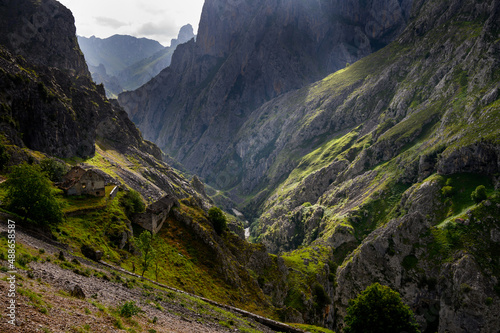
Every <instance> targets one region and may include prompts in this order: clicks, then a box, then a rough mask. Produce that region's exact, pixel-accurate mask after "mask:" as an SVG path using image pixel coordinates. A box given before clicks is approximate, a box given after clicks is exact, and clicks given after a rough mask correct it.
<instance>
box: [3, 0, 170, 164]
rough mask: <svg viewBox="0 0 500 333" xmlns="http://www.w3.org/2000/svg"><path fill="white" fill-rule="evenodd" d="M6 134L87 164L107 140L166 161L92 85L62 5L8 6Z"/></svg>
mask: <svg viewBox="0 0 500 333" xmlns="http://www.w3.org/2000/svg"><path fill="white" fill-rule="evenodd" d="M0 17H1V23H0V31H1V32H2V33H1V34H0V52H1V54H2V57H1V59H0V66H1V68H2V69H3V71H2V72H1V73H0V75H1V76H2V80H1V83H0V88H1V89H2V92H3V94H2V96H0V102H1V110H0V112H1V114H2V121H1V129H2V131H3V132H4V133H6V135H7V138H8V139H9V140H10V141H11V142H12V143H14V144H16V145H19V146H27V147H28V148H31V149H34V150H38V151H42V152H44V153H47V154H50V155H53V156H57V157H61V158H71V157H74V156H78V157H82V158H87V157H90V156H92V155H93V154H94V152H95V147H94V144H95V141H96V140H97V139H98V138H99V139H100V140H102V141H103V142H105V143H107V144H110V145H112V146H114V147H116V148H117V149H119V150H121V151H124V150H126V149H127V147H129V146H134V147H137V148H140V149H142V150H143V151H145V152H148V153H150V154H152V155H154V156H156V157H158V158H161V152H160V150H159V149H158V148H157V147H154V146H153V145H152V144H150V143H147V142H144V140H143V138H142V136H141V134H140V132H139V131H138V130H137V128H136V127H135V125H134V124H133V123H132V122H131V121H130V120H129V119H128V116H127V114H126V113H125V111H123V109H121V108H120V107H119V106H118V104H116V103H115V104H113V103H110V102H109V101H108V100H107V99H106V97H105V96H104V89H102V86H96V85H95V83H93V82H92V80H91V78H90V73H89V71H88V69H87V66H86V64H85V59H84V57H83V54H82V53H81V51H80V49H79V46H78V43H77V40H76V35H75V26H74V19H73V15H72V14H71V12H70V11H69V10H68V9H67V8H65V7H64V6H62V5H61V4H60V3H59V2H57V1H54V0H44V1H30V0H20V1H17V0H16V1H10V0H9V1H7V0H6V1H2V3H0Z"/></svg>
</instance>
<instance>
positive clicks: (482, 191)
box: [470, 185, 488, 203]
mask: <svg viewBox="0 0 500 333" xmlns="http://www.w3.org/2000/svg"><path fill="white" fill-rule="evenodd" d="M470 197H471V199H472V200H474V202H475V203H480V202H481V201H483V200H486V199H487V198H488V196H487V195H486V187H484V185H479V186H478V187H476V189H475V190H474V191H472V193H471V195H470Z"/></svg>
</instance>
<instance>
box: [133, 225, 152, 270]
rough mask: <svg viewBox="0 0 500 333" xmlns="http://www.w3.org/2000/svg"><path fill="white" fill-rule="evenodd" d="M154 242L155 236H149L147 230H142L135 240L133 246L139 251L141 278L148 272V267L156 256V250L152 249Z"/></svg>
mask: <svg viewBox="0 0 500 333" xmlns="http://www.w3.org/2000/svg"><path fill="white" fill-rule="evenodd" d="M155 241H156V237H155V235H154V234H151V233H150V232H149V231H147V230H144V231H143V232H142V233H141V234H140V235H139V238H136V239H135V244H136V245H137V247H138V248H139V251H141V268H142V273H141V276H144V273H145V272H146V271H147V270H148V268H149V265H151V261H152V259H153V258H154V257H155V256H156V250H155V247H154V245H155Z"/></svg>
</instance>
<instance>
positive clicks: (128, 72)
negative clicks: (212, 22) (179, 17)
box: [117, 24, 195, 90]
mask: <svg viewBox="0 0 500 333" xmlns="http://www.w3.org/2000/svg"><path fill="white" fill-rule="evenodd" d="M193 38H195V35H194V33H193V27H192V26H191V25H190V24H187V25H185V26H183V27H182V28H181V29H180V30H179V34H178V37H177V38H174V39H172V41H171V43H170V46H167V47H165V48H163V49H162V50H160V51H158V52H156V53H155V54H153V55H152V56H150V57H148V58H144V59H141V60H139V61H137V62H136V63H134V64H132V65H130V66H128V67H127V68H125V69H123V70H122V71H120V73H118V74H117V78H118V80H119V81H120V82H121V84H122V86H123V88H124V90H135V89H137V88H139V87H140V86H142V85H143V84H145V83H146V82H148V81H149V80H151V79H152V78H153V77H155V76H156V75H158V74H159V73H160V72H161V71H162V70H163V69H165V68H167V67H168V66H170V62H171V60H172V54H173V53H174V51H175V49H176V47H177V46H178V45H180V44H183V43H186V42H188V41H189V40H191V39H193Z"/></svg>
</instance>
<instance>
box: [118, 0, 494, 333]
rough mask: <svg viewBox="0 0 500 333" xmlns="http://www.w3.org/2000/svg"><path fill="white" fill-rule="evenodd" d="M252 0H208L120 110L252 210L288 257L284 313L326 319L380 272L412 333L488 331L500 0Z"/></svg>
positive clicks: (260, 232)
mask: <svg viewBox="0 0 500 333" xmlns="http://www.w3.org/2000/svg"><path fill="white" fill-rule="evenodd" d="M361 5H364V6H361ZM249 6H250V5H249V4H247V3H246V2H244V1H231V2H229V1H227V2H226V1H215V0H214V1H207V2H206V4H205V7H204V11H203V14H202V20H201V22H200V30H199V35H198V38H197V40H196V41H191V42H189V43H187V44H185V45H182V46H180V47H179V48H178V49H177V50H176V52H175V53H174V56H173V60H172V64H171V66H170V67H169V68H168V69H166V70H164V71H163V72H161V73H160V74H159V75H158V76H157V77H156V78H154V79H153V80H152V81H150V82H149V83H148V84H146V85H145V86H143V87H141V88H140V89H138V90H136V91H134V92H128V93H124V94H121V95H120V96H119V102H120V104H121V105H123V106H124V108H125V109H126V110H127V112H128V114H129V115H130V117H131V119H132V120H133V121H134V122H135V123H136V124H137V125H138V126H139V128H140V129H141V130H142V131H143V133H145V136H146V137H147V138H149V139H151V140H153V141H155V142H156V143H158V145H159V146H160V147H162V149H164V150H165V152H166V153H168V154H169V155H171V156H172V157H173V158H176V159H178V160H179V161H180V162H181V163H183V164H184V166H185V167H186V168H187V169H188V170H190V171H191V172H196V173H198V174H199V175H201V176H202V177H203V179H205V180H206V181H207V182H208V183H210V184H212V185H215V186H216V187H218V188H221V189H222V190H225V194H226V195H227V196H228V197H230V198H232V199H234V200H235V201H236V202H237V203H238V204H239V207H238V208H239V209H240V210H242V211H243V212H244V213H246V216H250V217H254V220H253V221H254V222H253V224H252V228H251V229H252V237H253V240H254V241H255V242H262V243H263V244H264V245H265V246H266V248H267V250H269V251H270V252H272V253H275V254H276V255H278V257H279V258H282V259H283V261H284V263H285V265H286V266H287V267H289V273H288V274H287V275H286V277H285V281H286V295H283V297H282V298H280V297H279V296H278V297H275V298H273V299H274V301H275V303H276V304H280V305H283V307H282V308H281V310H280V311H281V312H280V314H281V316H282V319H283V320H286V321H294V322H300V321H305V322H309V323H315V324H318V325H321V326H325V327H329V328H333V329H335V330H336V331H340V330H342V327H343V325H344V323H343V318H344V317H345V315H346V308H347V307H348V304H349V300H350V299H353V298H354V297H355V296H356V295H357V294H358V293H360V292H361V291H363V290H364V289H365V288H366V287H367V286H369V285H371V284H372V283H374V282H380V283H382V284H385V285H388V286H390V287H391V288H393V289H394V290H397V291H398V292H399V293H400V294H401V296H402V298H403V301H404V302H405V303H406V304H408V305H410V307H411V308H412V309H413V310H414V312H415V314H416V317H417V321H418V323H419V325H420V327H421V329H422V331H424V332H436V331H438V332H445V331H446V330H449V331H457V332H460V331H463V332H467V331H468V332H473V331H474V332H476V331H479V332H492V331H494V330H495V327H498V325H499V322H498V318H497V317H496V315H495V313H496V312H498V304H499V303H498V300H499V297H500V292H499V290H500V284H499V283H498V281H499V278H500V262H499V261H498V260H497V259H496V257H497V256H496V255H495V253H497V252H498V251H499V250H500V248H499V246H500V245H499V244H500V243H499V241H500V238H499V237H498V235H499V232H500V229H499V228H498V225H499V224H498V223H499V218H498V216H500V215H499V213H500V212H499V207H500V194H499V192H498V189H499V188H500V184H499V178H498V172H499V170H500V164H499V161H500V160H499V156H500V149H499V148H500V142H499V141H498V138H499V137H500V136H499V134H500V133H499V128H500V127H499V125H500V114H499V111H500V108H499V106H500V104H499V102H498V101H499V88H500V86H499V82H500V80H499V79H500V77H499V75H500V67H499V65H500V62H499V51H498V50H499V47H500V44H499V43H500V40H499V39H498V31H499V28H500V26H499V22H500V18H499V15H500V2H499V1H497V0H489V1H481V2H477V1H471V0H454V1H449V2H446V3H444V2H442V1H435V0H415V1H412V2H404V1H403V2H392V1H388V2H385V3H384V2H383V3H380V2H371V1H347V2H343V3H342V4H340V3H337V2H334V1H333V2H321V1H317V2H294V1H288V2H279V3H278V2H276V3H275V2H269V1H268V2H266V3H265V4H264V3H261V2H258V3H257V4H256V5H255V6H253V7H252V8H249ZM370 6H372V7H370ZM298 8H300V10H299V9H298ZM367 8H371V10H367ZM374 13H383V15H382V17H383V20H381V19H380V17H378V18H379V19H376V18H377V16H369V15H374ZM367 15H368V16H367ZM370 17H371V18H372V19H370ZM235 18H236V19H235ZM325 18H328V20H325V21H322V19H325ZM398 18H399V19H398ZM372 21H373V22H372ZM356 22H358V23H356ZM360 22H364V23H366V22H368V23H366V25H365V26H364V29H360V28H359V25H360V24H361V23H360ZM374 22H375V23H379V24H380V23H381V22H385V24H381V25H379V26H384V27H388V25H389V23H393V24H394V25H392V26H391V27H390V28H387V30H384V31H385V32H387V35H380V34H376V33H375V34H371V33H370V32H374V31H379V30H376V29H374V30H372V29H371V28H372V27H377V25H376V24H375V23H374ZM330 24H333V26H335V27H336V29H333V28H331V29H330V28H329V27H330ZM340 32H342V33H341V34H340V35H337V33H340ZM359 32H361V33H362V34H364V35H365V36H366V37H367V39H364V38H361V39H360V40H365V41H366V43H359V44H358V45H359V46H358V47H357V48H353V47H352V46H353V45H354V43H353V44H349V42H348V41H349V38H351V39H350V40H351V41H353V42H354V41H355V40H357V39H354V40H353V39H352V37H353V36H356V33H359ZM322 33H324V34H322ZM374 36H378V37H380V39H377V38H373V37H374ZM343 38H344V39H343ZM332 40H333V41H335V42H332ZM332 45H335V47H333V46H332ZM347 45H349V46H351V47H347ZM330 46H332V48H331V49H330V48H329V47H330ZM343 47H345V50H347V52H345V53H342V54H341V55H342V56H338V55H339V50H342V49H343ZM356 60H357V61H356ZM335 62H336V65H334V63H335ZM346 62H348V63H349V64H346ZM336 69H339V70H337V71H335V70H336ZM328 71H332V72H333V71H335V72H334V73H332V74H330V75H327V74H326V73H327V72H328ZM321 75H323V77H321ZM318 77H320V79H319V80H317V81H316V82H312V83H310V82H311V81H313V80H315V79H318ZM481 188H484V189H485V193H486V194H485V195H484V197H483V198H482V199H478V198H477V192H478V191H479V190H480V189H481ZM268 283H269V284H268V287H271V286H275V285H274V284H273V282H271V281H268ZM315 283H318V284H319V285H321V288H323V289H321V288H317V285H316V284H315ZM271 288H272V287H271ZM318 290H323V291H324V293H326V295H328V296H329V299H330V302H326V303H327V305H325V304H322V303H319V302H318V299H319V298H320V296H318V295H322V292H319V291H318ZM323 299H325V298H323ZM322 305H324V306H322Z"/></svg>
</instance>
